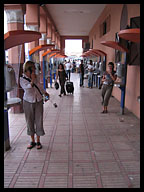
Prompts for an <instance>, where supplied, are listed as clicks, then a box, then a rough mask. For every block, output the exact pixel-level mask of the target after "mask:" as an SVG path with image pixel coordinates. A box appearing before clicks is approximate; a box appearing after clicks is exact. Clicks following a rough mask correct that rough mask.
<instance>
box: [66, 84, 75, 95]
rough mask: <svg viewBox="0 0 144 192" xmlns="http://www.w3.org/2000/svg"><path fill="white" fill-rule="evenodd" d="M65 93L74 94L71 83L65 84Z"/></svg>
mask: <svg viewBox="0 0 144 192" xmlns="http://www.w3.org/2000/svg"><path fill="white" fill-rule="evenodd" d="M66 91H67V92H68V93H72V94H73V92H74V85H73V82H66Z"/></svg>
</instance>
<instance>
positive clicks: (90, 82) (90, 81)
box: [88, 60, 94, 89]
mask: <svg viewBox="0 0 144 192" xmlns="http://www.w3.org/2000/svg"><path fill="white" fill-rule="evenodd" d="M93 72H94V67H93V64H92V60H90V64H89V65H88V88H91V89H92V87H93Z"/></svg>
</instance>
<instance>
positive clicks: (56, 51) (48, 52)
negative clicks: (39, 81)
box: [42, 49, 60, 57]
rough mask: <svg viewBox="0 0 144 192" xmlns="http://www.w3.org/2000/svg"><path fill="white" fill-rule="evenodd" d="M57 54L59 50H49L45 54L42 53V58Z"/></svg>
mask: <svg viewBox="0 0 144 192" xmlns="http://www.w3.org/2000/svg"><path fill="white" fill-rule="evenodd" d="M54 52H55V53H58V52H60V50H58V49H51V50H48V51H46V52H44V53H43V54H42V56H43V57H44V56H46V55H47V54H50V53H54Z"/></svg>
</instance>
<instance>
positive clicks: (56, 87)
mask: <svg viewBox="0 0 144 192" xmlns="http://www.w3.org/2000/svg"><path fill="white" fill-rule="evenodd" d="M54 86H55V89H56V90H57V89H59V84H58V82H55V84H54Z"/></svg>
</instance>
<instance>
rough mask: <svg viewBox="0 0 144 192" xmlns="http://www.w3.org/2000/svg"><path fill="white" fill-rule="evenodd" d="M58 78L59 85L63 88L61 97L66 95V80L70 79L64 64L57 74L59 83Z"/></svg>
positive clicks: (60, 65) (60, 66) (59, 67)
mask: <svg viewBox="0 0 144 192" xmlns="http://www.w3.org/2000/svg"><path fill="white" fill-rule="evenodd" d="M58 78H59V83H60V86H61V90H60V94H59V96H60V97H61V95H62V94H64V95H66V91H65V82H66V79H67V78H68V77H67V74H66V72H65V69H64V65H63V64H62V63H60V64H59V66H58V69H57V72H56V82H57V79H58Z"/></svg>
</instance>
